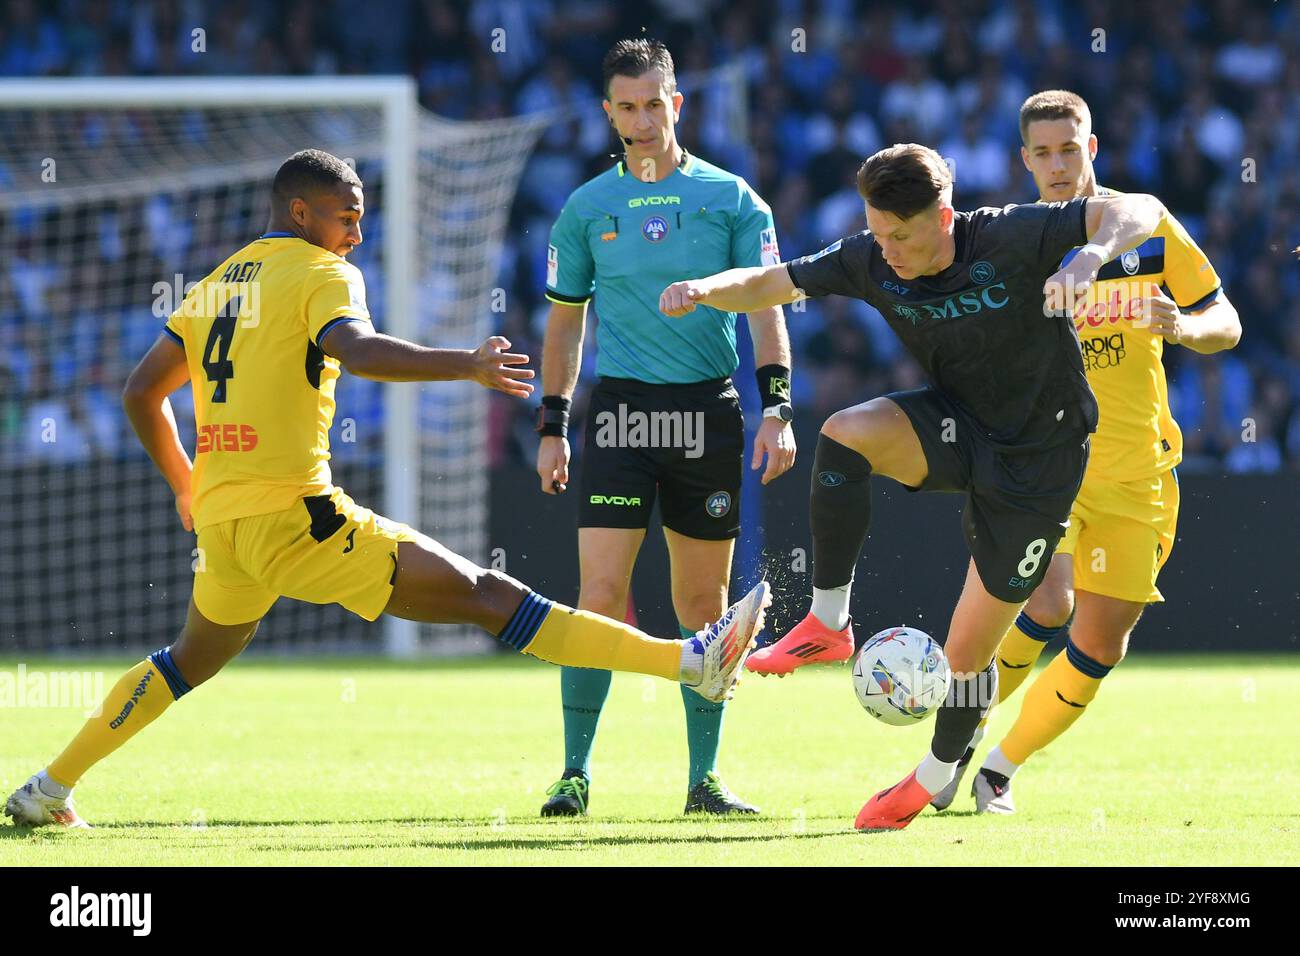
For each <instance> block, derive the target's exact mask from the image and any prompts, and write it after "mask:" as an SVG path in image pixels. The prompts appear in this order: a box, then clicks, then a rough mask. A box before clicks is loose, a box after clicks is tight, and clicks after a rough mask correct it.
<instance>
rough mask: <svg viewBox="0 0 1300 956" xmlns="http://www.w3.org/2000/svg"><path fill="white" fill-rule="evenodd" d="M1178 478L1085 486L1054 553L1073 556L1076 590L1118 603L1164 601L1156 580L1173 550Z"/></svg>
mask: <svg viewBox="0 0 1300 956" xmlns="http://www.w3.org/2000/svg"><path fill="white" fill-rule="evenodd" d="M1177 525H1178V475H1177V473H1176V471H1175V470H1173V469H1171V470H1169V471H1166V472H1165V473H1164V474H1161V475H1156V476H1155V477H1154V478H1143V479H1140V480H1138V481H1125V482H1113V481H1110V482H1108V481H1097V482H1089V481H1088V479H1087V477H1086V476H1085V478H1084V480H1083V487H1082V488H1080V489H1079V495H1078V497H1077V498H1075V500H1074V505H1073V507H1072V508H1071V509H1070V527H1069V528H1068V529H1067V530H1066V532H1065V537H1064V538H1062V539H1061V543H1060V545H1059V546H1058V547H1057V549H1056V551H1057V554H1069V555H1073V556H1074V586H1075V588H1076V589H1077V590H1080V591H1090V592H1092V593H1093V594H1101V595H1105V596H1106V597H1113V598H1118V599H1119V600H1121V601H1135V602H1137V603H1140V604H1150V603H1152V602H1154V601H1163V600H1164V597H1163V595H1161V593H1160V590H1159V589H1158V588H1157V587H1156V577H1157V576H1159V574H1160V569H1161V568H1162V567H1164V565H1165V562H1166V561H1168V560H1169V553H1170V552H1171V551H1173V549H1174V532H1175V530H1176V528H1177Z"/></svg>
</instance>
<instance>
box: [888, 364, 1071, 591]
mask: <svg viewBox="0 0 1300 956" xmlns="http://www.w3.org/2000/svg"><path fill="white" fill-rule="evenodd" d="M885 398H888V399H889V400H890V401H892V402H894V403H895V404H896V405H898V406H899V407H900V408H901V409H902V410H903V411H904V412H905V413H906V414H907V417H908V419H909V420H910V421H911V423H912V428H913V430H915V432H916V437H917V438H918V439H920V441H921V448H922V450H923V451H924V452H925V460H926V464H927V465H928V473H927V474H926V476H925V481H923V482H922V483H921V485H920V487H918V488H909V490H910V491H949V492H964V493H965V495H966V507H965V509H964V510H963V511H962V531H963V532H964V533H965V536H966V544H967V546H968V547H969V548H970V554H971V558H972V559H974V561H975V570H976V571H977V572H978V573H979V576H980V582H981V583H982V584H983V585H984V589H985V590H986V591H988V593H989V594H991V595H993V596H994V597H995V598H998V599H999V600H1001V601H1006V602H1008V603H1010V604H1018V603H1020V602H1022V601H1025V600H1027V599H1028V598H1029V595H1030V594H1032V593H1033V590H1034V588H1036V587H1038V585H1039V583H1040V582H1041V581H1042V580H1043V576H1044V575H1045V574H1046V573H1047V566H1048V564H1050V563H1051V560H1052V555H1053V553H1055V551H1056V546H1057V545H1058V544H1060V541H1061V537H1062V536H1063V535H1064V534H1065V529H1066V527H1067V526H1068V524H1069V520H1070V506H1071V505H1072V504H1074V498H1075V496H1076V495H1077V494H1078V493H1079V487H1080V486H1081V485H1082V484H1083V472H1084V469H1085V468H1086V467H1087V465H1088V450H1089V437H1088V433H1087V432H1086V431H1080V430H1077V429H1067V430H1065V431H1064V433H1063V435H1062V441H1061V443H1060V444H1058V445H1056V446H1055V447H1052V448H1045V449H1039V450H1036V451H1031V452H1014V453H1013V452H1008V451H1005V450H1000V449H998V448H995V447H994V446H993V445H992V444H990V442H989V441H988V440H986V439H983V438H982V437H981V436H980V431H979V428H978V426H976V425H975V424H974V423H972V422H971V421H970V419H969V418H968V417H967V416H965V415H963V414H962V413H961V412H960V411H959V410H958V409H957V408H955V407H954V406H953V405H952V403H951V402H950V401H949V400H948V399H947V398H946V397H945V396H944V395H943V394H942V393H941V392H939V391H938V390H937V389H934V388H930V387H926V388H917V389H912V390H910V391H906V392H891V393H890V394H888V395H886V396H885Z"/></svg>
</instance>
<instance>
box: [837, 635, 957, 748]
mask: <svg viewBox="0 0 1300 956" xmlns="http://www.w3.org/2000/svg"><path fill="white" fill-rule="evenodd" d="M951 682H952V671H951V670H950V669H949V667H948V658H947V657H945V656H944V653H943V648H942V647H940V646H939V644H938V643H937V642H936V641H935V640H934V638H932V637H931V636H930V635H929V634H926V633H925V632H924V631H918V630H917V629H916V628H914V627H891V628H888V629H886V630H883V631H881V632H880V633H878V634H873V635H872V636H871V639H870V640H869V641H867V643H865V644H863V645H862V650H860V651H858V656H857V657H856V658H855V659H854V661H853V689H854V690H855V691H856V692H857V695H858V701H859V703H861V704H862V706H863V707H865V708H866V710H867V713H869V714H871V716H873V717H875V718H876V719H877V720H882V721H884V722H885V723H887V724H892V725H893V726H895V727H905V726H907V725H908V724H915V723H919V722H921V721H922V720H925V718H927V717H929V716H930V714H932V713H934V711H935V710H937V709H938V708H939V706H940V705H941V704H943V702H944V699H945V698H946V697H947V696H948V685H949V684H950V683H951Z"/></svg>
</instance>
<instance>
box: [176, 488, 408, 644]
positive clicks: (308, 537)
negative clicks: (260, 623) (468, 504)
mask: <svg viewBox="0 0 1300 956" xmlns="http://www.w3.org/2000/svg"><path fill="white" fill-rule="evenodd" d="M418 536H419V533H418V532H417V531H415V530H414V529H413V528H410V527H408V526H407V525H404V524H400V523H398V522H396V521H389V520H388V519H387V518H384V517H381V516H380V515H377V514H375V513H374V512H373V511H370V510H369V509H367V508H362V507H361V506H360V505H358V504H357V503H356V502H354V501H353V500H352V499H351V498H349V497H348V496H347V495H346V494H344V493H343V489H342V488H334V489H332V490H331V491H330V493H329V494H328V495H315V496H313V497H310V498H303V499H301V500H300V501H299V502H298V504H297V505H295V506H294V507H292V508H290V509H289V510H287V511H277V512H273V513H272V514H264V515H253V516H251V517H248V518H235V519H234V520H232V521H222V522H220V523H218V524H214V525H208V526H207V527H205V528H203V529H202V530H201V531H200V532H199V540H198V546H199V555H198V563H197V566H196V568H195V571H194V604H195V606H196V607H197V608H198V609H199V613H200V614H202V615H203V616H204V617H206V618H207V619H208V620H209V621H212V622H213V623H214V624H246V623H248V622H249V621H256V620H258V619H259V618H261V617H262V616H263V615H265V614H266V612H267V611H269V610H270V609H271V605H272V604H274V603H275V601H276V598H278V597H281V596H283V597H290V598H294V599H295V600H298V601H309V602H311V603H312V604H341V605H343V606H344V607H345V608H347V609H348V610H349V611H351V612H353V613H354V614H357V615H360V616H361V617H363V618H365V619H366V620H367V621H373V620H374V619H375V618H377V617H379V615H380V614H382V613H383V610H384V607H385V606H387V604H388V599H389V597H390V596H391V595H392V593H393V581H394V578H395V576H396V571H397V544H398V542H400V541H414V540H415V539H416V538H417V537H418Z"/></svg>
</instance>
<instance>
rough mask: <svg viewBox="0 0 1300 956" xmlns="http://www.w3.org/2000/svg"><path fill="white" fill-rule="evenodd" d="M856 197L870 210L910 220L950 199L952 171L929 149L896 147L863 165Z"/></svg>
mask: <svg viewBox="0 0 1300 956" xmlns="http://www.w3.org/2000/svg"><path fill="white" fill-rule="evenodd" d="M858 193H859V194H860V195H861V196H862V198H863V199H865V200H866V202H867V205H869V206H870V207H871V208H872V209H878V210H880V211H881V212H892V213H893V214H894V215H895V216H897V217H898V218H899V219H911V218H912V217H913V216H915V215H916V214H917V213H918V212H921V211H922V210H924V209H929V208H930V207H931V206H933V205H934V204H935V203H936V202H937V201H938V200H939V199H941V198H944V197H951V196H952V170H950V169H949V168H948V164H947V163H945V162H944V161H943V157H942V156H940V155H939V154H938V153H936V152H935V151H934V150H932V149H931V148H930V147H929V146H921V145H918V144H917V143H896V144H895V145H893V146H890V147H888V148H886V149H882V150H881V151H880V152H878V153H876V154H875V155H874V156H872V157H870V158H869V159H868V160H867V161H866V162H865V163H863V164H862V168H861V169H859V170H858Z"/></svg>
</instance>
